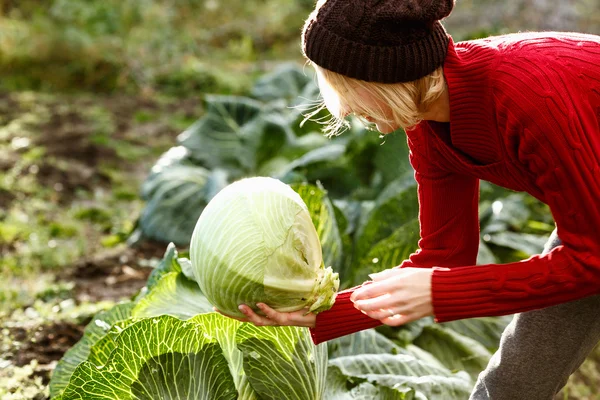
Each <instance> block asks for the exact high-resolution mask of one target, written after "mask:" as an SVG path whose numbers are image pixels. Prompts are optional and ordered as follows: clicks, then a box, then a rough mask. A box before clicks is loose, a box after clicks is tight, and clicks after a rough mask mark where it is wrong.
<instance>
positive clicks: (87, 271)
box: [59, 242, 167, 302]
mask: <svg viewBox="0 0 600 400" xmlns="http://www.w3.org/2000/svg"><path fill="white" fill-rule="evenodd" d="M166 247H167V246H166V245H165V244H163V243H157V242H145V243H142V244H141V245H140V246H139V247H138V248H126V249H124V250H118V251H108V252H105V253H101V254H98V255H95V256H93V257H90V258H89V259H84V260H81V261H80V262H78V263H77V265H76V266H75V268H74V269H72V270H71V271H69V272H68V273H66V274H65V275H63V276H61V277H60V278H59V279H61V280H65V281H72V282H75V289H74V290H75V294H74V297H75V300H76V301H78V302H83V301H88V302H98V301H102V300H113V301H119V300H123V299H128V298H131V297H132V296H134V295H135V294H137V292H138V291H139V290H140V289H141V288H142V287H144V285H145V283H146V281H147V280H148V276H149V275H150V273H151V272H152V269H151V268H149V267H148V266H147V262H148V260H150V259H161V258H162V257H163V255H164V252H165V250H166Z"/></svg>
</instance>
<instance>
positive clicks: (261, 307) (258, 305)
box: [256, 303, 265, 310]
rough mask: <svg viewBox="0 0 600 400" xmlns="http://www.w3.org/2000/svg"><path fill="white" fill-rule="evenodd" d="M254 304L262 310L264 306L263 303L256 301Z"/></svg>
mask: <svg viewBox="0 0 600 400" xmlns="http://www.w3.org/2000/svg"><path fill="white" fill-rule="evenodd" d="M256 306H257V307H258V308H260V309H261V310H262V309H263V308H265V305H264V303H256Z"/></svg>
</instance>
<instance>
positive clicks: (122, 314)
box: [50, 303, 133, 397]
mask: <svg viewBox="0 0 600 400" xmlns="http://www.w3.org/2000/svg"><path fill="white" fill-rule="evenodd" d="M132 308H133V304H132V303H122V304H117V305H116V306H114V307H113V308H111V309H110V310H108V311H103V312H100V313H98V314H96V315H94V317H93V318H92V320H91V322H90V323H89V324H88V326H87V327H86V328H85V331H84V332H83V337H82V338H81V339H80V340H79V342H77V343H76V344H75V346H73V347H71V348H70V349H69V350H68V351H67V352H66V353H65V355H64V356H63V358H62V359H61V360H60V361H59V362H58V364H57V365H56V368H55V369H54V372H53V373H52V379H51V380H50V395H51V397H55V396H58V395H59V394H60V393H62V391H63V389H64V388H65V387H66V386H67V384H68V383H69V379H71V375H72V374H73V371H75V369H76V368H77V366H78V365H79V364H80V363H82V362H84V361H85V360H86V359H87V358H88V356H89V354H90V349H91V348H92V346H94V344H96V343H97V342H98V341H99V340H100V339H102V337H104V335H106V333H107V332H108V331H109V330H110V328H111V326H113V325H114V324H115V323H117V322H119V321H123V320H126V319H128V318H129V317H130V316H131V310H132Z"/></svg>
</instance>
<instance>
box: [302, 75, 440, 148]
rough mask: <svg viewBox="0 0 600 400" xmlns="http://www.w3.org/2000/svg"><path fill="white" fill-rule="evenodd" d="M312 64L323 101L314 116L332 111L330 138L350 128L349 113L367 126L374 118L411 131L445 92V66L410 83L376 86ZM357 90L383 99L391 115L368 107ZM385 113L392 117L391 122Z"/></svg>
mask: <svg viewBox="0 0 600 400" xmlns="http://www.w3.org/2000/svg"><path fill="white" fill-rule="evenodd" d="M313 65H314V67H315V69H316V72H317V80H318V84H319V89H320V92H321V97H322V102H321V103H320V104H319V108H318V110H316V111H315V112H314V113H311V115H314V114H316V113H317V112H319V111H320V110H322V109H323V108H324V107H326V108H327V109H328V110H329V112H330V113H331V116H332V118H331V119H330V120H329V121H327V122H326V123H325V125H326V126H325V129H324V132H325V134H326V135H327V136H334V135H339V134H340V133H342V132H343V131H344V130H345V129H346V128H347V127H348V121H346V119H345V117H346V116H347V115H348V114H354V115H356V116H358V117H359V118H360V117H362V119H363V122H365V123H366V124H367V125H369V123H368V122H366V121H364V119H365V117H371V118H373V119H375V120H378V121H382V122H387V123H390V124H392V125H397V126H400V127H401V128H403V129H410V128H412V127H414V126H415V125H417V124H418V123H419V122H421V121H422V120H423V115H424V113H425V112H427V111H428V110H429V108H430V107H431V105H432V104H433V103H434V102H435V101H436V100H437V99H438V98H439V97H440V96H441V95H442V93H443V92H444V90H446V81H445V79H444V74H443V69H442V67H439V68H438V69H436V70H435V71H433V72H432V73H431V74H429V75H426V76H424V77H423V78H420V79H417V80H415V81H411V82H401V83H376V82H366V81H362V80H359V79H354V78H349V77H347V76H344V75H341V74H338V73H336V72H332V71H330V70H327V69H325V68H321V67H319V66H318V65H315V64H313ZM357 89H362V91H364V92H366V93H367V94H368V95H370V97H371V98H373V99H377V100H380V101H378V103H383V104H385V105H386V106H389V109H390V110H391V113H390V112H389V111H390V110H387V111H388V112H387V113H386V112H385V111H386V110H384V109H383V108H381V107H369V105H368V104H365V102H364V101H363V100H362V99H361V96H359V95H358V94H357ZM386 114H391V115H392V116H393V118H392V119H391V120H390V118H389V117H388V116H386ZM311 115H309V116H308V117H310V116H311Z"/></svg>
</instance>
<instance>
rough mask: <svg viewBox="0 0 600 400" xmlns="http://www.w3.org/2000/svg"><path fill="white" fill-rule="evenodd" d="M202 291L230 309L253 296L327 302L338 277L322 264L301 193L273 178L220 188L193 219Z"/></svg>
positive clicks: (293, 306)
mask: <svg viewBox="0 0 600 400" xmlns="http://www.w3.org/2000/svg"><path fill="white" fill-rule="evenodd" d="M190 256H191V261H192V267H193V268H192V271H193V274H194V277H195V279H196V281H197V282H198V284H199V286H200V289H201V290H202V293H204V295H205V296H206V297H207V298H208V299H209V300H210V302H211V303H212V304H214V305H215V306H216V307H217V308H218V309H219V310H220V311H222V312H224V313H225V314H227V315H231V316H239V317H244V314H242V313H241V312H240V311H239V310H238V305H239V304H247V305H248V306H250V307H252V308H255V309H256V310H258V308H257V307H256V303H257V302H264V303H266V304H268V305H269V306H271V307H273V308H275V309H277V310H280V311H284V312H289V311H295V310H300V309H303V308H308V309H309V310H310V311H314V312H319V311H322V310H326V309H328V308H330V307H331V305H332V304H333V302H334V300H335V294H336V292H337V289H338V285H339V280H338V276H337V274H336V273H334V272H333V271H332V269H331V267H327V268H325V267H324V265H323V256H322V252H321V244H320V242H319V237H318V234H317V231H316V229H315V226H314V225H313V222H312V219H311V215H310V213H309V211H308V208H307V206H306V204H305V203H304V201H303V200H302V198H301V197H300V196H299V195H298V194H297V193H296V192H294V191H293V190H292V189H291V188H290V187H289V186H287V185H285V184H284V183H282V182H280V181H278V180H276V179H272V178H261V177H257V178H248V179H243V180H240V181H238V182H235V183H233V184H231V185H229V186H227V187H226V188H225V189H223V190H222V191H221V192H219V194H218V195H217V196H215V197H214V198H213V200H212V201H211V202H210V203H209V204H208V206H207V207H206V208H205V209H204V211H203V213H202V215H200V218H199V219H198V222H197V224H196V228H195V229H194V233H193V235H192V241H191V245H190Z"/></svg>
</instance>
